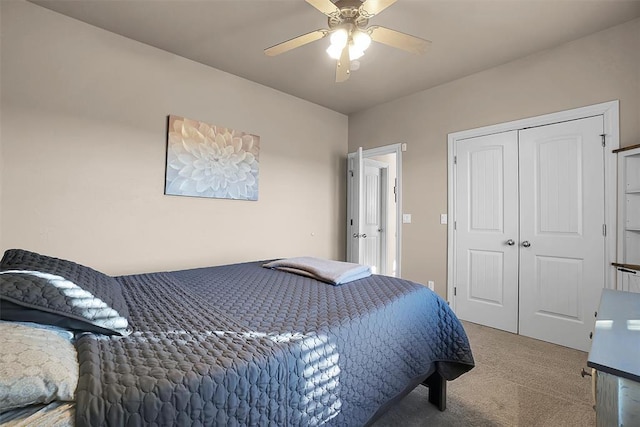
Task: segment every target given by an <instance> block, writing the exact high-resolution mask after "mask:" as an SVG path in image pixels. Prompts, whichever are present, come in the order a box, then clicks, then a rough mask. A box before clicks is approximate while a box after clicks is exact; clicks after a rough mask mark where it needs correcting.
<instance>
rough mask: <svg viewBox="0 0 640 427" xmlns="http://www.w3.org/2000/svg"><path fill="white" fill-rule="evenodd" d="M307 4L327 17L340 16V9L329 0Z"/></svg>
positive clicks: (314, 0) (313, 0)
mask: <svg viewBox="0 0 640 427" xmlns="http://www.w3.org/2000/svg"><path fill="white" fill-rule="evenodd" d="M307 3H309V4H310V5H311V6H313V7H315V8H316V9H318V10H319V11H320V12H322V13H324V14H325V15H327V16H331V15H335V14H340V9H338V8H337V7H336V5H335V4H333V3H332V2H331V0H307Z"/></svg>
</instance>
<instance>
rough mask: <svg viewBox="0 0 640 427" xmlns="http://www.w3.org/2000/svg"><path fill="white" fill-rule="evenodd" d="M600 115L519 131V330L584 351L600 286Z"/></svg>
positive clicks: (602, 239)
mask: <svg viewBox="0 0 640 427" xmlns="http://www.w3.org/2000/svg"><path fill="white" fill-rule="evenodd" d="M602 133H603V118H602V116H596V117H591V118H586V119H580V120H572V121H568V122H563V123H557V124H553V125H548V126H541V127H536V128H530V129H525V130H521V131H520V133H519V142H520V144H519V146H520V161H519V171H520V191H519V195H520V280H519V282H520V314H519V325H520V334H522V335H527V336H530V337H533V338H538V339H541V340H544V341H549V342H553V343H557V344H561V345H565V346H568V347H573V348H578V349H582V350H586V351H588V349H589V347H590V341H589V333H590V332H591V331H592V330H593V329H592V328H593V324H594V312H595V311H596V310H597V307H598V301H599V298H600V293H601V290H602V288H603V287H604V284H605V265H604V260H605V258H604V250H605V237H604V234H603V225H604V223H605V222H604V165H603V155H604V152H603V147H602V144H601V136H600V135H601V134H602Z"/></svg>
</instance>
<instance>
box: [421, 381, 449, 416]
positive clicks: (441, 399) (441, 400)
mask: <svg viewBox="0 0 640 427" xmlns="http://www.w3.org/2000/svg"><path fill="white" fill-rule="evenodd" d="M422 384H423V385H425V386H427V387H429V402H430V403H432V404H433V405H435V406H436V407H437V408H438V409H439V410H440V411H444V410H445V409H447V380H445V379H444V378H442V376H441V375H440V374H439V373H438V372H434V373H433V374H431V375H430V376H429V378H427V379H426V380H424V382H423V383H422Z"/></svg>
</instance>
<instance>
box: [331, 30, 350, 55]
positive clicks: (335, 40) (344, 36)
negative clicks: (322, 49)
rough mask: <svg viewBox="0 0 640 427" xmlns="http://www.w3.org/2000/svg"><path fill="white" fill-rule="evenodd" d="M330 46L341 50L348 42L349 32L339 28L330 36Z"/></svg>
mask: <svg viewBox="0 0 640 427" xmlns="http://www.w3.org/2000/svg"><path fill="white" fill-rule="evenodd" d="M330 40H331V46H337V47H338V48H340V49H341V50H342V48H343V47H345V46H346V45H347V41H348V40H349V32H348V31H347V30H345V29H344V28H339V29H337V30H335V31H334V32H333V33H332V34H331V39H330Z"/></svg>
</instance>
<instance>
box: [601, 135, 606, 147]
mask: <svg viewBox="0 0 640 427" xmlns="http://www.w3.org/2000/svg"><path fill="white" fill-rule="evenodd" d="M600 136H601V137H602V146H603V147H606V145H607V139H606V137H607V134H605V133H601V134H600Z"/></svg>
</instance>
